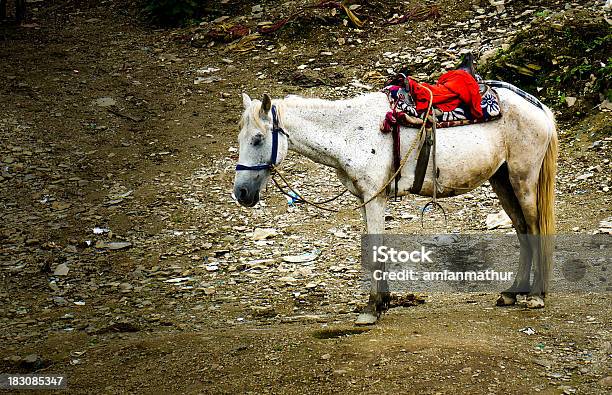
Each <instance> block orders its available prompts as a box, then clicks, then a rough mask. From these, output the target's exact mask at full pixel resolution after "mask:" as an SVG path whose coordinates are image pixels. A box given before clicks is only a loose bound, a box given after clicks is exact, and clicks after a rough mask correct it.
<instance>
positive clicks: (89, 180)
mask: <svg viewBox="0 0 612 395" xmlns="http://www.w3.org/2000/svg"><path fill="white" fill-rule="evenodd" d="M92 3H93V2H92ZM480 3H481V2H477V1H471V2H463V3H461V4H460V5H457V4H455V2H450V1H445V2H440V4H439V6H440V7H441V8H442V11H443V17H442V19H441V20H440V21H438V22H433V21H424V22H413V23H409V24H406V25H399V26H397V27H383V28H375V27H372V28H371V29H369V30H368V29H353V28H350V27H344V26H343V25H342V23H341V22H339V21H338V20H337V18H336V19H334V18H331V17H329V18H327V19H325V18H324V19H322V21H323V22H324V23H323V22H322V23H323V25H322V26H321V27H320V28H314V27H313V26H315V27H316V26H318V25H316V24H314V23H313V21H312V20H306V21H305V22H303V25H301V26H297V27H295V26H293V27H289V28H287V29H286V30H285V31H282V32H281V33H279V34H278V36H274V37H276V38H274V39H272V38H271V39H265V40H263V41H260V42H258V44H257V46H256V48H255V49H253V50H251V51H248V52H244V53H241V52H232V51H226V50H225V49H224V46H223V45H220V44H218V43H217V45H214V46H211V47H208V46H204V47H195V46H192V45H190V42H189V40H190V39H191V38H192V37H193V34H194V30H193V29H177V30H167V31H161V30H151V29H149V28H146V27H143V26H141V25H140V24H138V23H135V22H133V18H132V17H131V15H130V14H129V12H130V10H129V9H127V10H126V9H124V8H125V7H123V6H121V5H119V4H118V2H107V3H105V4H101V5H95V4H88V5H83V6H82V9H78V8H77V7H75V6H73V5H72V3H70V2H68V3H62V4H63V5H62V4H60V5H59V7H47V6H45V5H41V6H40V10H38V11H34V15H35V16H36V17H37V19H35V20H34V23H36V24H37V25H38V26H35V27H25V28H8V29H4V30H3V31H2V37H3V40H2V41H0V59H2V62H0V79H1V80H2V85H1V88H0V103H1V104H2V106H1V108H0V160H1V162H2V169H1V173H0V195H1V196H2V202H1V203H0V206H1V207H2V210H1V211H0V220H1V221H2V225H1V226H0V342H1V343H2V346H0V372H33V371H36V372H41V373H42V372H65V373H66V374H67V375H68V377H69V386H70V389H71V390H72V392H76V393H100V392H102V393H132V392H148V393H159V392H169V391H170V392H186V393H202V392H204V393H236V392H253V393H260V392H271V393H312V392H319V393H332V392H341V393H356V392H382V393H398V392H399V393H426V394H428V393H431V394H436V393H475V394H480V393H482V394H488V393H502V392H503V393H516V394H522V393H533V392H541V393H547V394H548V393H550V394H553V393H555V394H556V393H585V394H586V393H588V394H597V393H601V394H604V393H608V392H609V386H610V385H611V384H610V375H611V372H612V370H611V369H612V366H611V364H610V360H609V356H610V354H611V353H612V349H611V346H610V344H611V341H612V337H611V335H610V323H611V322H612V315H611V312H610V308H609V305H610V297H609V293H585V294H581V295H571V294H570V295H568V294H553V295H552V296H551V297H550V303H549V304H548V305H547V308H546V309H545V310H544V311H527V310H522V309H519V308H509V309H498V308H493V302H494V300H495V295H493V294H462V293H458V294H429V295H419V296H422V297H424V298H425V299H426V303H424V304H420V305H418V306H411V307H401V308H395V309H392V310H391V311H390V312H389V313H387V314H386V315H385V316H384V317H383V319H382V321H381V323H380V324H379V325H377V326H376V327H374V328H370V329H366V330H363V331H357V330H356V329H355V328H354V327H353V326H352V322H353V320H354V318H355V317H356V311H358V309H359V308H360V307H361V303H363V302H364V301H365V297H366V292H365V290H364V289H362V287H361V286H360V265H359V259H358V257H359V244H358V243H357V241H356V240H358V238H359V236H360V235H361V233H362V232H363V227H362V222H361V219H360V218H359V216H358V215H357V213H355V212H354V211H351V210H348V209H347V210H343V211H341V212H340V213H339V214H333V213H325V212H320V211H317V210H313V209H311V208H309V207H303V206H297V207H288V206H287V204H286V201H285V199H284V198H283V197H282V196H279V195H278V194H277V193H275V192H274V191H272V189H270V190H269V191H268V192H267V193H266V196H265V198H264V201H263V202H262V203H261V204H260V205H258V206H257V207H256V208H255V209H253V210H247V209H244V208H241V207H239V206H238V205H237V204H236V203H235V202H233V201H232V199H231V196H230V191H231V184H232V180H233V165H234V164H235V161H236V157H237V154H236V145H237V144H236V132H237V130H236V124H237V119H238V117H239V113H240V110H241V99H240V97H239V93H240V92H242V91H247V92H249V93H250V94H251V95H252V96H254V97H258V96H260V95H261V94H262V93H263V92H270V93H271V94H272V95H273V96H276V97H278V96H282V95H285V94H288V93H299V94H304V95H313V96H324V97H328V98H335V97H345V96H350V95H353V94H356V93H357V92H360V91H362V90H363V88H360V87H359V85H355V84H353V85H351V83H354V82H356V81H358V82H360V83H369V84H372V85H373V86H377V85H376V84H379V83H380V81H378V80H376V78H374V79H371V80H368V77H367V76H368V75H370V76H372V75H373V74H368V72H371V71H377V72H378V73H380V74H381V75H384V74H385V70H386V69H387V68H393V67H394V65H395V64H396V63H397V62H400V59H398V56H400V55H399V53H401V52H402V51H400V49H402V50H403V51H404V53H408V54H411V56H413V55H414V54H422V53H429V54H430V55H431V57H428V56H425V57H423V59H416V57H412V58H410V59H408V58H404V59H401V61H405V62H408V63H414V64H416V65H419V67H418V69H419V70H421V71H424V74H426V75H429V74H430V73H432V72H433V71H434V70H437V69H439V67H440V64H442V63H444V62H445V61H452V60H453V59H454V58H453V56H454V57H456V55H454V52H452V51H453V50H452V49H448V48H446V47H445V48H441V47H440V46H439V43H440V39H441V37H437V36H436V34H438V35H439V34H440V33H438V31H437V28H438V27H440V26H442V27H444V28H446V29H448V31H451V32H453V34H457V35H458V36H459V37H460V40H465V44H464V46H465V47H478V43H477V42H476V40H477V38H475V37H477V35H476V30H474V29H475V28H474V27H473V26H472V25H470V24H469V23H468V21H470V20H472V18H475V17H477V16H478V15H480V14H481V13H480V12H479V11H478V9H480V7H483V8H486V13H489V12H491V9H492V8H491V6H490V5H489V4H488V3H486V4H485V3H484V2H482V4H480ZM557 3H558V2H555V1H547V2H543V4H535V3H534V4H533V5H532V4H531V3H529V2H526V4H520V5H516V8H512V9H511V12H510V11H509V12H510V14H509V16H508V18H509V19H510V20H511V21H512V22H513V23H517V24H518V23H519V22H520V23H527V22H528V21H529V19H527V18H531V17H532V14H534V13H536V12H539V11H540V10H541V9H542V8H545V7H551V8H553V7H555V6H558V4H557ZM84 4H86V2H84ZM393 4H395V3H393ZM594 4H595V3H594V2H589V3H588V4H586V5H584V7H594ZM290 6H291V5H286V7H290ZM531 9H533V10H534V11H533V12H532V13H527V14H524V12H525V10H527V11H529V10H531ZM523 14H524V15H523ZM519 15H523V16H521V17H520V18H518V19H517V18H516V16H519ZM530 15H531V16H530ZM521 18H523V19H521ZM479 20H481V19H479ZM315 21H321V19H315ZM481 21H482V23H483V27H482V29H487V28H491V29H493V28H495V29H505V28H506V25H508V26H514V25H512V24H506V23H505V22H504V21H503V20H502V21H501V22H499V23H500V25H491V26H489V25H488V24H493V23H494V22H491V21H488V20H481ZM457 23H459V24H457ZM461 24H464V25H461ZM517 26H518V25H517ZM453 29H456V30H453ZM508 29H510V28H508ZM196 30H197V29H196ZM491 32H493V33H494V34H496V35H498V36H499V37H502V38H503V37H504V36H505V35H506V34H508V32H504V31H495V30H494V29H493V30H491ZM415 36H416V37H417V39H415V40H413V39H414V37H415ZM398 38H399V39H398ZM340 39H342V40H340ZM496 39H497V37H494V38H492V41H491V43H484V44H482V43H481V44H482V45H485V44H486V45H488V44H491V45H493V43H494V42H495V40H496ZM400 40H401V41H400ZM341 42H342V43H343V44H340V43H341ZM416 48H420V49H418V50H415V49H416ZM432 48H433V50H432V51H431V52H428V50H429V49H432ZM449 51H450V52H449ZM455 52H456V51H455ZM328 53H329V54H328ZM356 53H358V54H359V56H356ZM385 53H386V54H387V55H383V54H385ZM394 53H396V54H395V55H394ZM444 53H450V54H451V55H453V56H449V55H444ZM330 54H331V55H330ZM419 56H420V55H419ZM444 56H446V57H444ZM377 62H379V64H378V65H377ZM420 62H421V63H420ZM300 65H307V68H306V69H307V70H309V72H308V73H302V75H305V76H306V77H303V76H299V75H296V74H295V73H296V70H298V69H299V66H300ZM211 68H212V69H219V70H216V71H211ZM304 78H306V79H304ZM196 80H197V81H200V83H198V84H195V83H194V81H196ZM279 81H280V83H279ZM321 81H323V82H324V84H323V85H322V84H321ZM309 85H315V86H314V87H307V86H309ZM609 114H610V113H609V112H607V113H604V112H602V113H599V114H596V115H594V116H592V117H589V118H588V119H585V120H584V121H583V123H579V124H575V125H572V126H571V127H568V126H566V125H562V127H561V130H560V136H561V144H562V154H561V158H560V175H559V179H560V182H559V185H558V190H559V195H558V213H559V215H558V222H559V229H560V232H564V233H570V232H580V233H593V232H596V231H597V229H598V224H599V222H600V221H601V220H603V219H605V218H607V217H609V216H610V215H611V214H610V206H609V199H610V192H609V187H610V186H612V185H611V181H610V177H609V175H610V144H612V143H611V138H610V136H609V135H605V134H604V132H602V130H605V127H606V125H609V124H610V115H609ZM597 166H599V167H597ZM284 168H285V170H286V171H287V173H288V174H289V175H290V176H291V177H292V179H294V180H295V183H296V185H297V186H298V187H300V188H303V189H304V190H307V191H324V192H322V193H323V194H329V195H332V194H333V192H334V191H335V190H336V189H337V188H339V186H338V185H339V184H338V182H337V181H336V180H335V177H334V175H333V174H332V172H330V171H329V170H328V169H325V168H323V167H321V166H319V165H316V164H314V163H312V162H307V161H305V160H303V159H302V158H299V157H297V156H295V155H291V156H290V157H289V158H288V160H287V162H286V163H285V164H284ZM589 173H590V174H591V175H590V176H588V177H586V178H580V176H581V175H584V174H589ZM330 186H331V187H330ZM605 187H608V189H607V190H606V189H604V188H605ZM353 203H354V201H353V200H352V198H350V197H343V198H342V199H340V200H339V201H338V202H337V203H336V205H337V206H336V207H338V208H347V207H348V206H349V205H350V204H353ZM424 203H425V201H423V200H421V199H404V201H403V202H397V203H392V204H391V205H390V210H389V213H388V215H387V229H388V230H389V231H391V232H398V233H408V234H410V233H419V232H423V230H422V229H421V226H420V222H419V221H418V220H417V218H418V213H419V208H420V207H422V206H423V205H424ZM444 204H445V207H446V208H447V210H448V212H449V213H450V220H449V222H448V224H446V225H445V224H444V221H443V218H442V217H441V215H440V214H436V213H432V214H430V216H429V217H427V223H428V229H427V230H426V231H427V232H430V233H434V232H465V233H479V232H484V231H486V226H485V222H484V220H485V218H486V216H487V214H490V213H495V212H498V211H499V210H500V209H501V208H500V206H499V204H498V202H497V201H496V200H495V199H494V194H493V193H492V191H491V189H490V187H488V186H483V187H481V188H479V189H477V190H475V191H474V192H473V193H471V194H469V195H464V196H461V197H457V198H453V199H450V200H447V201H445V202H444ZM255 228H274V230H275V231H276V233H277V235H276V236H274V237H272V238H271V239H268V240H263V241H261V240H260V241H258V240H254V239H253V238H252V237H251V235H250V233H251V232H253V230H254V229H255ZM94 229H96V230H95V231H94ZM495 232H497V233H505V232H507V230H496V231H495ZM118 243H129V245H128V244H118ZM312 250H320V251H321V255H320V257H319V259H317V260H316V261H315V262H313V263H312V264H310V265H296V264H290V263H287V262H284V261H283V259H282V257H283V256H285V255H296V254H301V253H304V252H310V251H312ZM65 268H67V270H68V271H67V273H66V272H64V273H62V271H64V270H65ZM599 277H600V278H603V280H601V281H603V282H606V283H607V284H608V290H609V280H608V275H607V273H604V272H602V273H601V275H600V276H599ZM525 327H532V328H533V329H534V330H535V332H536V333H535V334H533V335H527V334H525V333H522V332H520V331H519V329H521V328H525Z"/></svg>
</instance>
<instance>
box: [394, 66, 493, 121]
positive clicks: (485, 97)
mask: <svg viewBox="0 0 612 395" xmlns="http://www.w3.org/2000/svg"><path fill="white" fill-rule="evenodd" d="M401 80H402V79H401V78H400V81H401ZM405 80H406V81H407V80H408V78H405ZM400 81H398V80H397V79H396V80H394V81H390V82H391V83H392V84H391V85H387V86H385V87H384V88H383V89H382V91H383V92H384V93H386V95H387V99H388V100H389V105H390V107H391V109H393V110H394V111H395V112H398V111H399V112H402V113H403V115H404V116H403V119H402V120H403V121H404V123H406V124H407V125H408V126H416V127H420V126H421V125H422V124H423V122H424V119H425V118H426V117H425V112H426V111H425V110H422V109H421V111H419V110H418V109H417V104H416V100H417V98H416V97H414V95H413V93H412V92H411V90H410V84H408V83H400V84H397V83H398V82H400ZM476 81H477V82H478V87H479V93H480V97H481V99H480V107H481V109H482V117H478V118H476V117H474V115H473V111H470V103H465V102H461V103H459V105H458V106H456V107H455V108H454V109H451V110H448V111H442V110H440V109H438V108H436V106H435V105H434V106H433V107H432V108H433V112H434V114H435V115H436V119H437V121H438V122H437V123H436V127H437V128H446V127H453V126H463V125H470V124H474V123H480V122H487V121H490V120H493V119H497V118H499V117H501V108H500V104H499V96H498V95H497V92H495V90H494V89H493V88H491V87H490V86H488V85H486V84H485V83H484V82H483V81H482V79H480V77H479V76H476ZM401 82H403V81H401ZM396 84H397V85H396Z"/></svg>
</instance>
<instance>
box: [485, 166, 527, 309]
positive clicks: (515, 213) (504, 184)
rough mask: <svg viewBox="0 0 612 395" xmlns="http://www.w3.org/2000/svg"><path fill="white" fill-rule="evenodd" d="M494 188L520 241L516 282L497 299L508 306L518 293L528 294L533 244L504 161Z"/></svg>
mask: <svg viewBox="0 0 612 395" xmlns="http://www.w3.org/2000/svg"><path fill="white" fill-rule="evenodd" d="M489 182H490V183H491V186H492V187H493V190H494V191H495V193H496V194H497V197H498V198H499V201H500V203H501V205H502V207H503V209H504V211H506V213H507V214H508V216H509V217H510V219H511V220H512V224H513V225H514V229H516V233H517V235H518V239H519V243H520V248H521V250H520V257H519V266H518V270H517V275H516V277H515V279H514V283H513V284H512V286H511V287H510V288H508V289H507V290H506V291H504V292H502V293H501V295H500V296H499V298H498V299H497V305H498V306H508V305H513V304H515V303H516V296H517V295H518V294H527V293H528V292H529V290H530V286H529V275H530V272H531V258H532V255H533V252H532V246H531V243H530V242H529V238H528V236H527V232H528V229H527V223H526V221H525V216H524V215H523V210H522V209H521V205H520V203H519V201H518V199H517V197H516V195H515V193H514V190H513V188H512V184H511V183H510V179H509V177H508V165H507V164H506V163H504V164H503V165H502V166H501V167H500V168H499V170H497V172H496V173H495V174H494V175H493V177H491V178H490V179H489Z"/></svg>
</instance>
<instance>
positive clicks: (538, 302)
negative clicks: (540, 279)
mask: <svg viewBox="0 0 612 395" xmlns="http://www.w3.org/2000/svg"><path fill="white" fill-rule="evenodd" d="M523 306H525V307H527V308H528V309H542V308H544V299H543V298H542V297H540V296H528V297H527V299H525V301H524V302H523Z"/></svg>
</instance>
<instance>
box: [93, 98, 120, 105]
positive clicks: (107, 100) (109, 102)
mask: <svg viewBox="0 0 612 395" xmlns="http://www.w3.org/2000/svg"><path fill="white" fill-rule="evenodd" d="M94 104H95V105H97V106H99V107H111V106H114V105H116V104H117V101H116V100H115V99H113V98H112V97H100V98H98V99H96V100H94Z"/></svg>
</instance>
